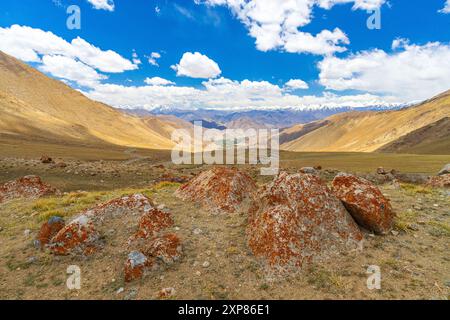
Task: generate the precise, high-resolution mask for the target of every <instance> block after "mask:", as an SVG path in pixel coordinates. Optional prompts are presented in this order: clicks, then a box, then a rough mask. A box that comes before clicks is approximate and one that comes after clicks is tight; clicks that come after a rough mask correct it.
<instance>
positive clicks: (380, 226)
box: [332, 173, 395, 234]
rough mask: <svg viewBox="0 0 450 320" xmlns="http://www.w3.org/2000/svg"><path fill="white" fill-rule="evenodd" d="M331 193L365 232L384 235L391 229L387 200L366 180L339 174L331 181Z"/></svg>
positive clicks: (389, 207)
mask: <svg viewBox="0 0 450 320" xmlns="http://www.w3.org/2000/svg"><path fill="white" fill-rule="evenodd" d="M332 185H333V192H334V193H335V194H336V196H337V197H338V198H339V199H340V200H341V201H342V202H343V203H344V205H345V207H346V208H347V210H348V211H349V212H350V214H351V215H352V216H353V218H354V219H355V220H356V222H358V224H359V225H361V226H363V227H364V228H366V229H367V230H370V231H373V232H375V233H377V234H386V233H388V232H389V231H390V230H391V229H392V225H393V221H394V216H395V214H394V211H393V210H392V206H391V204H390V202H389V200H388V199H387V198H386V197H385V196H384V195H383V194H382V193H381V191H380V190H379V189H378V188H377V187H376V186H375V185H374V184H372V183H371V182H369V181H368V180H366V179H363V178H360V177H357V176H354V175H351V174H346V173H341V174H339V175H337V176H336V177H335V178H334V180H333V183H332Z"/></svg>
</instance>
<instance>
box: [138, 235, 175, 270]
mask: <svg viewBox="0 0 450 320" xmlns="http://www.w3.org/2000/svg"><path fill="white" fill-rule="evenodd" d="M143 253H144V254H145V256H146V257H147V258H149V259H153V260H155V263H156V264H158V265H159V264H160V262H163V263H164V264H166V265H171V264H173V263H174V262H176V261H178V260H179V259H180V258H181V255H182V246H181V240H180V238H179V237H178V236H177V235H176V234H173V233H169V234H166V235H164V236H162V237H158V238H155V239H153V240H152V241H150V242H149V244H148V245H147V246H146V247H145V249H144V250H143Z"/></svg>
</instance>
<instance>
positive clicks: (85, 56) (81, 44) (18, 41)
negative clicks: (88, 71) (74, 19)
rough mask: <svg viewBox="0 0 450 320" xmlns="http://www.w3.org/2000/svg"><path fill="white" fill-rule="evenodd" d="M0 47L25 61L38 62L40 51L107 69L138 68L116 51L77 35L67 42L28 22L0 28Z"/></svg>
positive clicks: (126, 69)
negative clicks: (93, 43)
mask: <svg viewBox="0 0 450 320" xmlns="http://www.w3.org/2000/svg"><path fill="white" fill-rule="evenodd" d="M0 50H2V51H3V52H6V53H7V54H10V55H12V56H14V57H16V58H18V59H21V60H23V61H26V62H40V61H41V58H40V55H62V56H66V57H69V58H73V59H78V60H80V61H81V62H83V63H85V64H87V65H89V66H91V67H93V68H95V69H98V70H99V71H102V72H108V73H121V72H124V71H128V70H135V69H137V68H138V66H137V65H136V64H133V63H132V62H131V61H129V60H127V59H125V58H123V57H122V56H121V55H119V54H118V53H116V52H114V51H112V50H107V51H104V50H101V49H99V48H97V47H95V46H93V45H92V44H90V43H88V42H87V41H86V40H84V39H82V38H80V37H77V38H75V39H73V40H72V42H70V43H69V42H67V41H66V40H64V39H63V38H61V37H58V36H56V35H55V34H53V33H52V32H45V31H43V30H41V29H35V28H31V27H27V26H19V25H13V26H11V27H10V28H0Z"/></svg>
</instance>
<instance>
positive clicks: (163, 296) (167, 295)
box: [158, 288, 176, 299]
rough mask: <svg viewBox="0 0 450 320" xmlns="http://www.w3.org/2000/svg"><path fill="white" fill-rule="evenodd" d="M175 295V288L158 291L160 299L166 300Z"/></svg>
mask: <svg viewBox="0 0 450 320" xmlns="http://www.w3.org/2000/svg"><path fill="white" fill-rule="evenodd" d="M175 294H176V290H175V288H164V289H162V290H161V291H159V294H158V296H159V298H161V299H167V298H170V297H173V296H174V295H175Z"/></svg>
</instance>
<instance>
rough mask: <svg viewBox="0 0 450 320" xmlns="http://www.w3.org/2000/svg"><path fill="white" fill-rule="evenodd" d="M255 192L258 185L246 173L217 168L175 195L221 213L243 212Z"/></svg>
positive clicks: (205, 173)
mask: <svg viewBox="0 0 450 320" xmlns="http://www.w3.org/2000/svg"><path fill="white" fill-rule="evenodd" d="M255 191H256V184H255V182H254V181H253V179H252V178H251V177H250V176H249V175H247V174H246V173H244V172H242V171H240V170H238V169H236V168H228V167H216V168H214V169H211V170H208V171H204V172H202V173H201V174H200V175H198V176H197V177H195V178H193V179H192V180H191V181H189V182H188V183H187V184H185V185H182V186H181V187H180V188H179V189H178V190H177V191H176V193H175V194H176V196H177V197H179V198H181V199H183V200H188V201H193V202H196V203H199V204H201V205H202V206H203V207H204V208H206V209H208V210H210V211H212V212H213V213H216V214H218V213H233V212H237V211H239V210H240V209H242V204H243V203H244V202H245V201H246V200H250V199H251V196H252V194H253V193H254V192H255Z"/></svg>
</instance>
